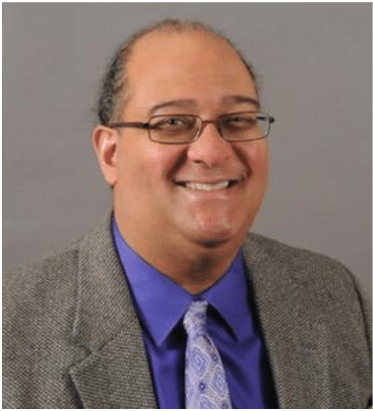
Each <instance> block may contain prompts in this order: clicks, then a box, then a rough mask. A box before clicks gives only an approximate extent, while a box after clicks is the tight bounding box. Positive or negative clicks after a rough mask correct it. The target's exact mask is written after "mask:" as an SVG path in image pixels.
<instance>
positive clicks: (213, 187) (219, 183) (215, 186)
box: [175, 179, 239, 191]
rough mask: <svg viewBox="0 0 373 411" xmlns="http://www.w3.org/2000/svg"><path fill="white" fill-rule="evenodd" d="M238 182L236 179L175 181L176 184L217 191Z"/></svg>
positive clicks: (194, 188) (191, 188)
mask: <svg viewBox="0 0 373 411" xmlns="http://www.w3.org/2000/svg"><path fill="white" fill-rule="evenodd" d="M238 183H239V180H238V179H233V180H220V181H217V182H213V183H200V182H195V181H175V184H176V185H177V186H181V187H184V188H187V189H189V190H197V191H218V190H225V189H228V188H231V187H233V186H235V185H236V184H238Z"/></svg>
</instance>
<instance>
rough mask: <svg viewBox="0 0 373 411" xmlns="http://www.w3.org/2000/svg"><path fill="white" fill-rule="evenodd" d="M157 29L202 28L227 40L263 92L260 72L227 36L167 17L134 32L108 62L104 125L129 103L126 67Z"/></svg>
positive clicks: (101, 106) (101, 107) (100, 111)
mask: <svg viewBox="0 0 373 411" xmlns="http://www.w3.org/2000/svg"><path fill="white" fill-rule="evenodd" d="M156 31H163V32H170V33H185V32H192V31H200V32H205V33H209V34H212V35H214V36H217V37H219V38H220V39H222V40H224V41H226V42H227V43H228V44H229V45H230V46H231V47H232V48H233V49H234V51H235V52H236V53H237V55H238V56H239V58H240V59H241V61H242V63H243V64H244V65H245V67H246V69H247V71H248V73H249V75H250V76H251V78H252V80H253V81H254V85H255V88H256V91H257V92H258V91H259V90H258V85H257V79H256V75H255V74H254V70H253V67H252V65H251V64H249V63H248V62H247V61H246V60H245V58H244V57H243V56H242V54H241V52H240V51H239V50H238V49H237V47H236V46H235V45H234V44H233V43H232V42H231V41H230V40H229V39H228V38H227V37H226V36H225V35H223V34H222V33H220V32H219V31H218V30H215V29H213V28H211V27H209V26H208V25H206V24H204V23H201V22H196V21H189V20H179V19H166V20H163V21H161V22H158V23H156V24H153V25H150V26H147V27H145V28H143V29H141V30H139V31H138V32H136V33H135V34H133V35H132V36H131V37H130V38H129V39H128V40H127V41H126V42H125V43H124V44H122V45H121V46H120V47H119V48H118V50H117V51H116V52H115V53H114V55H113V57H112V59H111V61H110V63H109V65H108V68H107V71H106V73H105V75H104V77H103V79H102V83H101V87H100V90H99V98H98V106H97V115H98V120H99V122H100V123H101V124H102V125H109V124H110V123H112V122H113V121H118V120H119V119H118V118H117V115H118V113H119V111H120V109H122V108H123V106H124V105H125V102H126V98H128V92H127V91H128V90H127V88H128V78H127V73H126V68H127V64H128V61H129V58H130V56H131V54H132V51H133V49H134V46H135V45H136V43H137V41H138V40H140V39H141V38H142V37H144V36H145V35H147V34H149V33H152V32H156Z"/></svg>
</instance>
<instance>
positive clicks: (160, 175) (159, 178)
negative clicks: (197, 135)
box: [118, 141, 181, 190]
mask: <svg viewBox="0 0 373 411" xmlns="http://www.w3.org/2000/svg"><path fill="white" fill-rule="evenodd" d="M180 157H181V148H180V147H177V146H170V145H161V144H155V143H152V142H150V141H149V143H148V142H145V143H144V144H143V145H141V146H140V145H138V146H136V147H131V148H129V149H127V150H126V148H125V147H123V148H121V150H120V154H119V156H118V168H119V170H120V173H121V175H122V180H123V181H124V182H126V184H127V185H132V186H133V185H136V184H138V185H141V187H148V189H150V190H152V189H153V188H154V187H157V190H158V189H159V190H161V187H162V186H161V185H162V182H165V181H167V179H168V177H169V176H170V175H171V173H172V170H173V169H174V168H175V165H176V164H178V161H179V159H180Z"/></svg>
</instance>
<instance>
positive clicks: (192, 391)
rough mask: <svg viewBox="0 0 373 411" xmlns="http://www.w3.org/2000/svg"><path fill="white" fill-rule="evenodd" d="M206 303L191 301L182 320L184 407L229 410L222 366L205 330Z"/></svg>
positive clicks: (227, 391) (230, 406) (226, 386)
mask: <svg viewBox="0 0 373 411" xmlns="http://www.w3.org/2000/svg"><path fill="white" fill-rule="evenodd" d="M207 306H208V303H207V301H194V302H193V303H192V304H191V305H190V307H189V309H188V311H187V312H186V314H185V317H184V327H185V330H186V332H187V334H188V341H187V346H186V357H185V401H186V408H198V409H199V408H220V409H221V408H232V405H231V400H230V398H229V390H228V385H227V381H226V379H225V372H224V367H223V363H222V361H221V358H220V355H219V352H218V350H217V348H216V347H215V344H214V342H213V341H212V339H211V338H210V336H209V335H208V333H207V329H206V310H207Z"/></svg>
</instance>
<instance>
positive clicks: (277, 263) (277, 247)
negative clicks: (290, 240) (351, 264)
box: [244, 233, 356, 285]
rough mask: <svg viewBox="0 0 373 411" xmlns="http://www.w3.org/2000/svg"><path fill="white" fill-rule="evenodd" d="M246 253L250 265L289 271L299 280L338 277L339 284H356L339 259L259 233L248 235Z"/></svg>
mask: <svg viewBox="0 0 373 411" xmlns="http://www.w3.org/2000/svg"><path fill="white" fill-rule="evenodd" d="M244 250H245V255H246V256H247V259H248V260H249V264H254V265H258V264H266V265H272V266H273V268H274V270H276V271H279V270H285V271H286V272H287V273H288V275H290V276H292V277H293V278H296V279H297V280H298V281H307V282H309V281H314V280H318V281H323V280H325V281H326V280H331V281H332V280H333V279H335V277H338V281H342V282H344V283H346V284H348V285H352V284H354V283H355V282H356V280H355V277H354V276H353V275H352V273H351V272H350V271H349V270H348V269H347V268H346V267H345V266H344V265H343V264H342V263H340V262H339V261H338V260H335V259H333V258H330V257H328V256H326V255H323V254H320V253H316V252H314V251H310V250H306V249H303V248H298V247H294V246H290V245H287V244H284V243H282V242H279V241H276V240H273V239H270V238H268V237H265V236H262V235H259V234H254V233H250V234H248V235H247V237H246V239H245V243H244ZM314 276H316V277H317V278H315V277H314Z"/></svg>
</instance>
